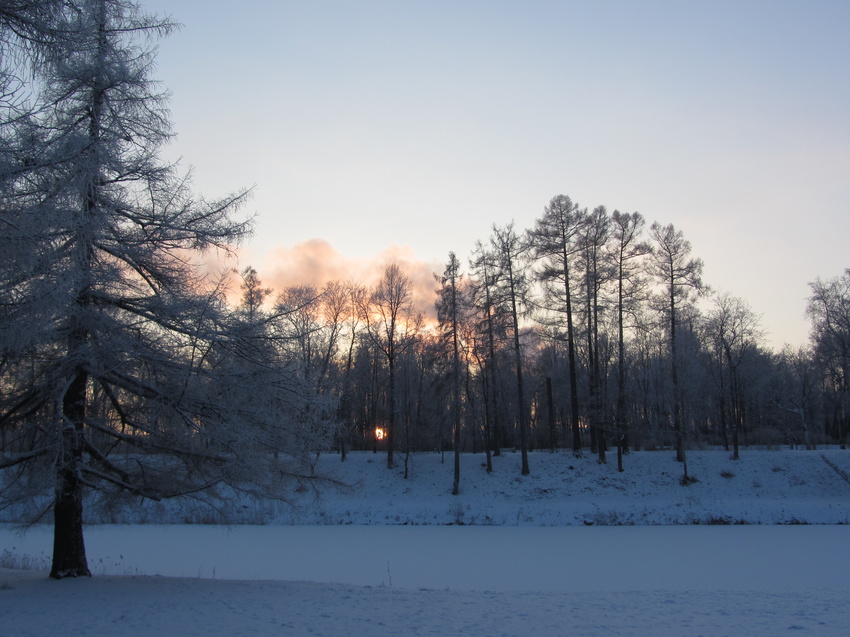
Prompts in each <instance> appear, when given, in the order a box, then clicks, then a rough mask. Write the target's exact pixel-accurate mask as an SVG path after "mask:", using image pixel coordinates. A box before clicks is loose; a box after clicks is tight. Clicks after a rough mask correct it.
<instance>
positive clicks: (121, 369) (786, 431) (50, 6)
mask: <svg viewBox="0 0 850 637" xmlns="http://www.w3.org/2000/svg"><path fill="white" fill-rule="evenodd" d="M175 28H176V25H175V24H174V23H172V22H170V21H169V20H167V19H160V18H158V17H156V16H151V15H148V14H147V13H145V12H144V11H143V10H142V9H141V8H140V7H139V6H137V5H136V4H135V3H132V2H126V1H123V0H67V1H58V0H49V1H39V2H36V1H29V0H0V53H2V62H0V63H1V64H2V66H0V136H2V144H0V246H2V250H0V276H2V285H0V382H2V396H0V469H3V470H4V471H3V490H2V493H0V506H4V505H6V504H7V503H10V502H14V501H17V500H20V499H21V498H27V497H31V495H32V494H33V493H36V492H38V493H45V492H46V493H55V500H54V502H53V504H52V506H51V507H50V510H49V511H44V512H43V513H42V516H52V519H53V522H54V525H55V529H56V532H55V544H54V562H53V566H52V570H51V575H52V576H53V577H57V578H61V577H67V576H77V575H86V574H88V566H87V564H86V560H85V550H84V543H83V534H82V507H83V500H84V493H85V492H86V491H87V490H100V491H103V492H106V493H109V492H111V491H115V492H119V491H120V492H130V493H133V494H135V495H138V496H139V497H140V498H150V499H154V500H158V499H163V498H169V497H176V496H180V495H186V494H192V493H196V492H198V491H202V490H205V489H209V488H212V487H214V486H215V485H218V484H221V483H225V484H228V485H232V486H234V487H236V488H239V489H242V490H245V491H247V492H251V493H263V494H268V495H269V497H277V496H278V495H279V494H280V493H282V491H283V490H285V488H286V485H287V484H289V480H290V479H291V478H292V477H293V476H302V475H304V474H308V473H309V472H310V470H311V469H310V467H311V466H312V464H311V463H312V462H313V460H314V459H315V457H316V456H317V455H318V454H325V453H337V454H339V456H340V459H341V460H345V454H346V453H347V452H348V451H349V450H374V451H376V452H380V453H382V454H384V455H385V457H386V462H387V464H388V466H398V464H399V463H402V464H403V466H405V467H406V466H407V462H408V459H409V457H410V454H411V453H414V452H418V451H434V450H438V451H444V452H453V453H454V456H455V478H454V490H455V492H456V491H457V490H458V484H459V480H460V475H459V469H458V467H459V464H458V454H460V453H462V452H469V453H482V454H484V455H485V457H486V463H487V469H488V470H489V469H490V468H491V463H492V458H493V457H494V456H498V455H499V454H500V453H501V451H502V450H503V449H507V448H510V449H517V450H519V451H520V452H521V453H522V456H523V462H522V473H523V474H528V473H530V472H533V471H534V468H533V467H532V466H529V463H528V458H527V453H528V451H530V450H534V449H552V450H556V449H565V450H570V451H571V452H572V453H575V454H595V455H597V456H598V458H599V461H600V462H607V461H609V458H608V454H616V460H614V459H611V461H612V462H614V461H616V462H617V464H618V468H620V469H621V470H626V471H627V470H628V458H627V456H626V454H627V453H628V452H629V451H630V450H632V449H661V448H670V449H671V450H675V453H676V456H677V458H678V459H679V460H681V461H682V466H683V476H682V480H683V483H685V484H686V483H687V481H688V479H689V476H688V473H687V463H686V460H687V450H688V449H689V448H695V447H704V446H721V447H724V448H726V449H729V451H730V453H731V454H733V457H736V458H737V457H738V454H739V453H740V450H741V448H743V447H748V446H755V445H757V446H779V445H792V446H797V445H802V446H806V447H811V446H814V445H823V444H841V445H844V444H846V442H847V438H848V411H850V396H849V395H848V373H850V270H847V271H845V272H844V273H843V274H840V275H838V276H832V277H827V278H824V279H817V280H815V281H813V282H812V283H811V294H810V296H809V298H808V300H807V301H806V305H805V307H801V308H792V309H791V310H790V311H794V312H798V311H803V310H805V311H806V312H807V314H808V316H809V319H810V321H811V338H810V343H809V345H808V346H806V347H801V348H797V349H794V348H790V347H788V348H785V349H782V350H781V351H778V352H776V351H772V350H771V349H770V348H768V347H767V346H766V345H765V341H764V337H763V334H762V331H761V328H760V317H759V315H758V314H757V313H756V312H755V311H754V310H753V309H752V308H751V307H750V306H749V305H748V303H747V301H746V300H745V299H741V298H737V297H735V296H734V295H733V294H731V293H729V292H725V291H720V290H712V289H711V287H710V284H709V283H710V282H705V281H703V278H702V270H703V263H702V261H701V260H700V259H699V258H697V257H696V256H695V255H694V254H692V250H691V246H690V243H689V242H688V240H687V239H686V238H685V235H684V233H683V231H682V230H680V229H677V228H676V227H675V226H674V225H673V224H666V225H664V224H661V223H657V222H653V223H648V221H647V220H646V219H645V218H644V217H643V216H642V215H641V214H640V213H637V212H630V213H621V212H619V211H617V210H614V211H613V212H609V211H608V210H607V209H606V208H605V207H604V206H598V207H595V208H593V209H592V210H591V209H589V208H586V207H582V206H581V205H580V204H579V203H578V202H574V201H573V200H572V199H570V197H568V196H566V195H557V196H554V197H552V198H551V200H550V201H549V203H548V204H547V205H545V206H544V207H542V211H541V214H540V216H539V217H538V219H537V221H536V222H535V224H534V226H533V227H530V228H526V229H520V228H517V227H515V225H514V224H513V223H509V224H506V225H498V224H495V225H494V226H493V227H492V228H491V229H489V232H490V234H489V236H488V237H487V238H485V239H483V240H482V241H481V242H479V243H478V244H477V245H475V246H474V247H472V249H471V250H470V253H469V254H468V255H467V256H466V257H465V258H464V259H460V258H458V256H456V254H455V253H450V254H449V255H448V256H447V261H446V264H445V269H444V270H443V271H442V272H437V273H435V277H436V280H437V288H438V290H437V294H436V295H435V298H434V306H433V308H432V307H426V308H422V307H416V306H415V305H414V303H413V295H412V290H413V283H412V281H411V279H410V278H409V277H408V275H407V274H406V273H405V272H404V271H403V270H402V269H401V268H400V267H399V266H398V265H390V266H389V267H387V269H386V271H385V272H384V275H383V277H382V278H381V280H380V281H379V282H378V283H377V284H376V285H374V286H373V287H368V286H364V285H359V284H356V283H353V282H351V281H334V282H331V283H329V284H327V285H326V286H324V287H323V288H321V289H316V288H314V287H310V286H292V287H289V288H286V289H284V290H280V291H274V290H272V289H270V288H268V287H266V286H265V285H264V283H263V280H262V277H261V275H260V273H258V272H257V271H256V270H255V269H254V268H252V267H250V266H248V267H241V268H240V269H239V271H238V286H239V293H238V294H237V295H236V300H235V301H233V300H231V299H232V298H233V296H232V295H230V294H229V293H230V292H231V287H230V285H229V281H231V280H232V272H230V271H215V272H210V268H208V267H207V266H206V265H205V264H206V263H208V262H213V261H216V262H217V261H218V260H219V259H220V258H222V257H223V256H224V257H226V256H228V255H230V256H233V255H234V254H235V249H236V247H237V246H238V244H239V243H240V242H241V241H243V240H245V239H246V238H247V237H249V236H250V233H251V229H252V220H251V219H250V218H249V217H247V216H245V215H244V214H242V212H241V210H242V208H243V205H244V203H245V201H246V199H247V197H248V196H249V192H248V191H246V190H237V191H235V192H234V193H233V194H232V195H230V196H227V197H224V198H222V199H219V200H212V201H210V200H206V199H204V198H202V197H200V196H198V195H196V194H195V193H193V192H192V189H191V180H190V176H189V175H188V174H186V173H185V172H181V171H182V169H181V168H180V167H179V166H177V165H171V164H168V163H165V162H163V161H162V160H161V159H160V155H161V150H162V148H163V146H164V144H166V143H167V142H168V140H169V139H170V138H171V137H172V136H173V135H174V132H173V131H172V130H171V126H170V122H169V116H168V111H167V97H168V96H167V93H165V92H164V91H163V90H162V89H161V87H160V86H159V85H158V83H157V82H156V81H155V79H154V77H153V71H154V62H155V48H154V42H155V41H156V39H157V38H159V37H162V36H164V35H167V34H168V33H170V32H171V31H173V30H174V29H175ZM544 199H545V194H544ZM484 232H487V229H482V233H484ZM624 456H626V457H625V458H624Z"/></svg>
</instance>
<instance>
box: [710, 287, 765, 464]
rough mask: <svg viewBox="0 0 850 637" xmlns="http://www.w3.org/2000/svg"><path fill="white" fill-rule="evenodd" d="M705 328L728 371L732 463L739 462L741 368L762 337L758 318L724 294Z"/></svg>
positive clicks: (739, 300)
mask: <svg viewBox="0 0 850 637" xmlns="http://www.w3.org/2000/svg"><path fill="white" fill-rule="evenodd" d="M707 325H708V329H709V333H710V336H711V338H712V339H713V340H714V342H715V344H716V346H717V349H718V350H719V351H720V352H721V355H722V357H723V361H725V364H726V368H727V369H728V370H729V390H730V396H729V397H730V406H731V413H732V448H733V451H732V459H733V460H738V459H739V457H740V450H739V439H738V435H739V431H740V429H741V427H742V426H743V422H744V404H743V397H742V391H743V388H742V386H741V367H742V365H744V364H745V363H746V362H747V360H748V358H749V357H750V356H751V355H753V354H755V352H756V348H757V346H758V341H759V339H760V338H761V336H762V332H761V330H760V328H759V317H758V316H757V315H756V314H755V313H754V312H753V311H752V310H751V309H750V307H749V305H748V304H747V302H746V301H745V300H743V299H740V298H737V297H734V296H732V295H731V294H729V293H728V292H723V293H721V294H719V295H717V296H716V297H715V298H714V307H713V308H712V310H711V311H710V312H709V314H708V316H707ZM721 389H722V388H721Z"/></svg>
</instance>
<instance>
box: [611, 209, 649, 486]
mask: <svg viewBox="0 0 850 637" xmlns="http://www.w3.org/2000/svg"><path fill="white" fill-rule="evenodd" d="M645 223H646V222H645V221H644V219H643V216H642V215H641V214H640V213H638V212H633V213H631V214H628V213H621V212H620V211H619V210H615V211H614V212H613V213H612V214H611V236H612V241H613V243H614V246H613V258H614V266H615V268H616V270H617V272H616V281H617V406H616V410H615V414H614V426H615V429H616V432H617V468H618V469H619V470H620V471H622V470H623V452H624V451H625V449H626V448H627V447H628V431H629V425H628V420H627V418H626V395H627V388H626V378H627V376H626V366H627V359H626V333H625V332H626V330H625V325H626V315H627V314H632V313H633V312H634V310H635V307H634V306H635V303H636V301H637V298H638V295H639V294H640V291H641V290H642V289H643V287H644V283H643V280H642V279H641V276H640V272H641V268H640V263H641V261H642V259H643V257H644V256H646V255H647V254H649V253H650V251H651V246H650V245H649V243H647V242H645V241H640V236H641V233H642V232H643V228H644V225H645Z"/></svg>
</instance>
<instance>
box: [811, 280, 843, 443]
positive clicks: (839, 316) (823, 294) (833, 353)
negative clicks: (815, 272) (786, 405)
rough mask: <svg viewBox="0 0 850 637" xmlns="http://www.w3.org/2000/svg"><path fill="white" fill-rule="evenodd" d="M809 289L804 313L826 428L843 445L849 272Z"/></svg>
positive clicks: (815, 284) (815, 282)
mask: <svg viewBox="0 0 850 637" xmlns="http://www.w3.org/2000/svg"><path fill="white" fill-rule="evenodd" d="M809 287H811V290H812V295H811V296H810V297H809V302H808V305H807V307H806V313H807V315H808V316H809V318H810V319H811V321H812V332H811V340H812V343H813V345H814V350H815V354H816V356H817V359H818V362H819V363H820V367H821V370H822V373H823V378H824V385H825V390H826V394H827V396H828V400H829V402H830V405H829V407H828V409H829V412H830V413H829V415H828V416H827V420H828V425H827V428H828V429H829V430H830V431H831V434H832V437H833V439H835V440H837V441H840V442H841V444H845V445H846V444H847V441H848V438H850V268H848V269H847V270H845V271H844V274H843V275H841V276H837V277H834V278H832V279H828V280H826V281H824V280H822V279H816V280H815V281H814V282H812V283H810V284H809ZM829 423H831V424H829Z"/></svg>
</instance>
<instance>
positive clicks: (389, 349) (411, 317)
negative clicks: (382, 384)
mask: <svg viewBox="0 0 850 637" xmlns="http://www.w3.org/2000/svg"><path fill="white" fill-rule="evenodd" d="M412 290H413V283H412V281H411V280H410V277H408V276H407V275H406V274H404V272H402V271H401V268H399V267H398V265H396V264H395V263H392V264H390V265H388V266H387V268H386V270H385V271H384V276H383V277H382V278H381V280H380V282H379V283H378V285H377V286H376V287H375V289H374V290H372V293H371V295H370V296H369V298H368V299H364V301H365V303H364V304H363V306H362V307H361V316H362V318H363V323H364V325H365V328H366V332H367V334H368V336H369V339H370V340H371V342H372V343H373V344H374V346H375V347H376V348H377V349H378V350H379V351H380V352H381V353H382V354H383V357H384V358H385V359H386V362H387V369H388V371H389V388H388V390H387V392H388V393H387V403H388V406H387V412H388V419H387V423H386V439H387V467H388V468H390V469H392V468H393V447H394V445H395V435H396V431H395V430H396V420H397V415H398V414H397V405H396V367H397V364H398V362H399V358H400V357H401V355H402V354H404V353H405V351H406V350H407V349H408V348H409V347H410V346H411V345H412V344H413V343H414V341H415V338H416V335H417V333H418V332H419V328H420V327H421V324H422V316H421V314H419V313H417V312H416V311H415V310H414V308H413V305H412V303H411V295H412ZM405 468H406V467H405ZM405 473H406V472H405Z"/></svg>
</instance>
